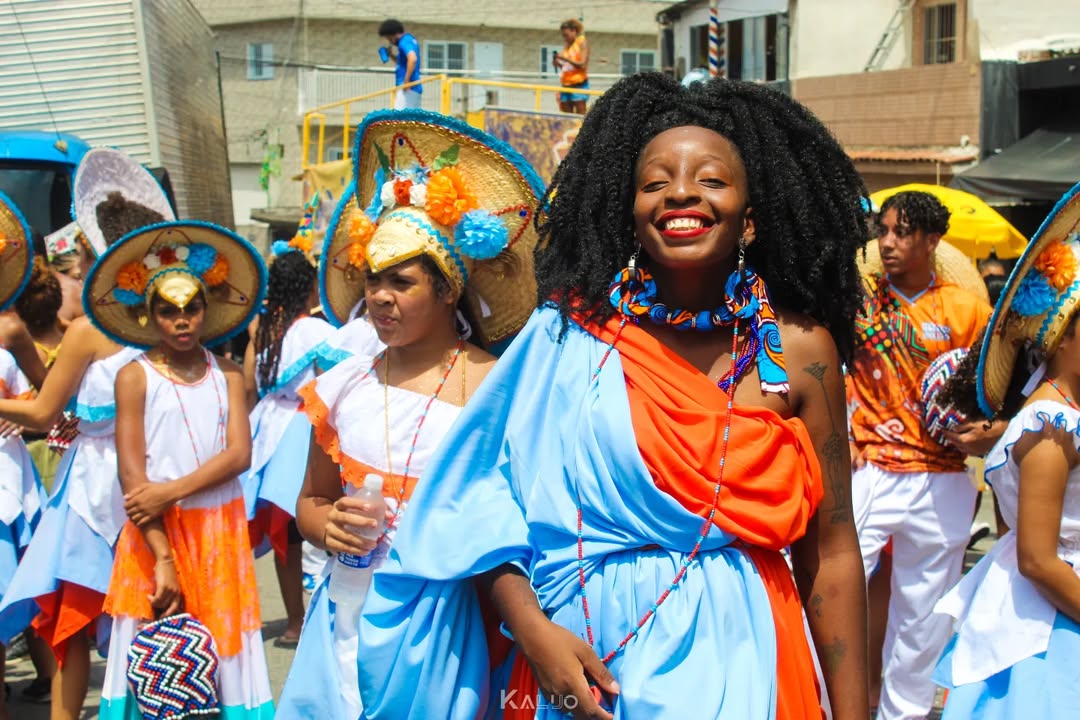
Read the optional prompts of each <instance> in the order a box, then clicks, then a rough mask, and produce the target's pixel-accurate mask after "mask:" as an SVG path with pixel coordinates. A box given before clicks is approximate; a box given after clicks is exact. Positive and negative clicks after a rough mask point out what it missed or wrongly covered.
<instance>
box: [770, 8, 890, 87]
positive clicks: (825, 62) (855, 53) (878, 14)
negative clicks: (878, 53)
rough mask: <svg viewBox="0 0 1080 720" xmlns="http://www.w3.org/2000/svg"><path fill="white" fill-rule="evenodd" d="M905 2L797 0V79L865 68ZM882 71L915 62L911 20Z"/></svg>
mask: <svg viewBox="0 0 1080 720" xmlns="http://www.w3.org/2000/svg"><path fill="white" fill-rule="evenodd" d="M898 4H899V0H792V3H791V5H792V15H793V17H792V18H791V26H792V28H791V46H790V47H791V64H790V69H789V72H788V74H789V75H790V76H791V78H792V79H796V78H804V77H818V76H822V75H846V74H848V73H857V72H862V70H863V67H865V65H866V62H867V61H868V60H869V59H870V55H871V54H873V52H874V48H875V47H876V46H877V44H878V41H879V40H880V39H881V35H882V33H884V32H885V28H886V27H888V25H889V21H890V20H891V19H892V16H893V13H894V12H895V11H896V7H897V5H898ZM900 32H901V34H900V37H899V38H898V39H897V41H896V44H895V45H894V46H893V49H892V51H891V52H890V53H889V55H888V57H887V58H886V61H885V63H884V65H883V66H882V68H881V69H882V70H895V69H896V68H901V67H908V66H909V65H910V64H911V59H910V55H911V20H910V17H908V18H906V19H905V22H904V27H903V29H902V30H901V31H900Z"/></svg>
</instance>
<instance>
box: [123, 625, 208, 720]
mask: <svg viewBox="0 0 1080 720" xmlns="http://www.w3.org/2000/svg"><path fill="white" fill-rule="evenodd" d="M127 679H128V684H129V685H130V687H131V692H132V693H133V694H134V695H135V701H136V703H137V704H138V706H139V711H140V712H141V713H142V716H143V717H144V718H146V720H181V719H182V718H189V717H198V716H207V715H216V714H218V712H219V711H220V709H221V704H220V703H219V701H218V653H217V646H216V645H215V644H214V638H213V637H212V636H211V635H210V631H209V630H207V629H206V626H205V625H203V624H202V623H201V622H199V621H198V620H196V619H195V618H194V617H192V616H191V615H190V614H188V613H182V614H179V615H171V616H169V617H167V618H162V619H160V620H155V621H154V622H151V623H147V624H146V625H144V626H143V627H142V629H141V630H140V631H139V633H138V634H137V635H136V636H135V639H134V640H132V642H131V649H130V650H128V671H127Z"/></svg>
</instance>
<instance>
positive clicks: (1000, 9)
mask: <svg viewBox="0 0 1080 720" xmlns="http://www.w3.org/2000/svg"><path fill="white" fill-rule="evenodd" d="M898 4H899V0H792V2H791V6H792V15H793V17H792V21H791V24H792V38H791V66H790V75H791V77H792V78H804V77H818V76H823V75H845V74H849V73H858V72H862V70H863V67H864V66H865V65H866V62H867V61H868V60H869V59H870V55H871V54H872V53H873V51H874V47H875V46H876V45H877V43H878V41H879V40H880V39H881V35H882V33H884V31H885V28H886V27H887V26H888V24H889V21H890V19H891V18H892V16H893V13H894V12H895V11H896V8H897V6H898ZM1066 36H1071V37H1073V38H1075V39H1076V42H1075V44H1074V46H1076V45H1080V0H1024V2H1016V0H968V27H967V42H968V43H969V44H968V46H967V47H968V48H969V49H970V50H971V51H972V52H971V54H970V55H969V57H977V58H981V59H983V60H1016V59H1017V50H1019V49H1021V48H1027V47H1032V46H1038V45H1040V44H1041V45H1043V46H1045V44H1046V42H1045V41H1046V40H1050V39H1054V38H1063V37H1066ZM911 45H912V22H911V12H910V11H909V12H908V15H907V17H906V18H905V19H904V23H903V29H902V30H901V34H900V36H899V38H898V39H897V41H896V44H895V45H894V46H893V49H892V51H891V52H890V53H889V55H888V57H887V59H886V62H885V63H884V65H883V66H882V68H881V69H882V70H895V69H897V68H903V67H910V66H911V63H912V60H911Z"/></svg>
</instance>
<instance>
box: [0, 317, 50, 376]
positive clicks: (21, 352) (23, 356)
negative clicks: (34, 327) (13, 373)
mask: <svg viewBox="0 0 1080 720" xmlns="http://www.w3.org/2000/svg"><path fill="white" fill-rule="evenodd" d="M0 347H3V348H5V349H6V350H7V351H8V352H9V353H11V354H12V356H13V357H14V358H15V363H16V364H17V365H18V366H19V369H20V370H22V374H23V375H25V376H26V379H27V380H29V381H30V384H31V385H33V386H34V389H35V390H41V386H42V384H44V382H45V372H46V370H45V365H44V364H43V363H42V362H41V355H40V354H39V353H38V351H37V348H36V347H34V339H33V338H32V337H30V333H29V332H28V331H27V330H26V325H24V324H23V322H22V320H20V319H19V317H18V316H17V315H15V313H12V312H6V313H3V314H2V315H0Z"/></svg>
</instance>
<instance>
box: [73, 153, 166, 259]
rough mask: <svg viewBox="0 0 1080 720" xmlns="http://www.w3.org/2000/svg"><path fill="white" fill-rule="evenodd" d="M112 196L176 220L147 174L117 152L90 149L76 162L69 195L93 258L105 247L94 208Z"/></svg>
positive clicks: (154, 180)
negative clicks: (73, 180) (76, 168)
mask: <svg viewBox="0 0 1080 720" xmlns="http://www.w3.org/2000/svg"><path fill="white" fill-rule="evenodd" d="M113 192H118V193H120V194H121V195H123V196H124V199H126V200H130V201H132V202H137V203H139V204H140V205H142V206H143V207H147V208H149V209H151V210H154V211H155V212H157V213H158V214H159V215H161V217H162V218H164V219H165V220H166V221H171V220H175V219H176V214H175V213H174V212H173V209H172V206H171V205H170V204H169V198H168V196H167V195H165V191H164V190H162V189H161V185H160V184H159V183H158V181H157V179H156V178H154V176H153V175H151V174H150V171H149V170H147V169H146V168H144V167H143V166H142V165H140V164H139V163H137V162H136V161H135V160H133V159H132V158H130V157H128V156H127V155H126V154H124V153H122V152H120V151H119V150H114V149H113V148H93V149H92V150H90V151H89V152H88V153H86V154H85V155H83V158H82V160H81V161H80V162H79V168H78V170H76V171H75V184H74V186H73V187H72V190H71V195H72V209H73V212H74V215H75V221H76V222H78V223H79V228H80V229H81V230H82V233H83V236H84V237H85V238H86V241H87V243H88V244H89V245H90V249H91V251H93V253H94V256H95V257H101V256H102V255H104V254H105V249H106V248H107V247H108V242H107V241H106V240H105V235H104V233H102V231H101V228H100V227H99V226H98V219H97V206H98V205H99V204H101V203H102V202H104V201H105V200H106V199H107V198H108V197H109V193H113Z"/></svg>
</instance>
